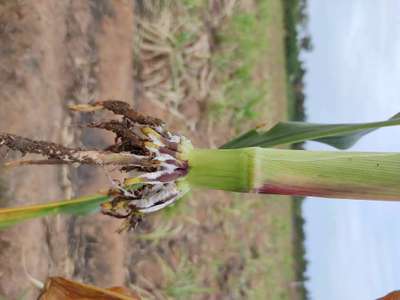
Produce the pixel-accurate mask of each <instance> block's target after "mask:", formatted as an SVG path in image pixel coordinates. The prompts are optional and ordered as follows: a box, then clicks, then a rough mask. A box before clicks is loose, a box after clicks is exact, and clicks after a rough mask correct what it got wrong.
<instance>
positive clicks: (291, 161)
mask: <svg viewBox="0 0 400 300" xmlns="http://www.w3.org/2000/svg"><path fill="white" fill-rule="evenodd" d="M187 159H188V161H189V166H190V171H189V174H188V181H189V183H190V184H192V185H194V186H200V187H206V188H211V189H221V190H227V191H236V192H255V193H265V194H282V195H298V196H319V197H328V198H349V199H375V200H400V153H368V152H365V153H363V152H328V151H327V152H317V151H299V150H279V149H264V148H257V147H254V148H242V149H231V150H216V149H209V150H208V149H207V150H205V149H194V150H192V151H190V152H189V153H188V154H187Z"/></svg>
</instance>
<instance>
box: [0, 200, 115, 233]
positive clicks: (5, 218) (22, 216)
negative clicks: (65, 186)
mask: <svg viewBox="0 0 400 300" xmlns="http://www.w3.org/2000/svg"><path fill="white" fill-rule="evenodd" d="M108 198H109V196H107V195H102V194H97V195H91V196H84V197H80V198H76V199H71V200H63V201H57V202H50V203H45V204H39V205H30V206H23V207H18V208H3V209H0V229H1V228H5V227H8V226H11V225H14V224H16V223H19V222H23V221H25V220H29V219H32V218H36V217H44V216H48V215H54V214H61V213H65V214H75V215H79V214H86V213H89V212H92V211H95V210H96V209H98V207H99V204H100V203H102V202H105V201H107V200H108Z"/></svg>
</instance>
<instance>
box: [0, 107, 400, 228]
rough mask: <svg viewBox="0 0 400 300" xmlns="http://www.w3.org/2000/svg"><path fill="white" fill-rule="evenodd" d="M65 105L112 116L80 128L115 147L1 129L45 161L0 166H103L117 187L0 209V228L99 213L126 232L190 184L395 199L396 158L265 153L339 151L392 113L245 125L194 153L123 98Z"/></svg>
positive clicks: (11, 145) (398, 188) (399, 191)
mask: <svg viewBox="0 0 400 300" xmlns="http://www.w3.org/2000/svg"><path fill="white" fill-rule="evenodd" d="M71 109H73V110H75V111H79V112H94V111H97V110H109V111H111V112H113V113H114V114H116V115H120V118H119V119H115V120H108V121H98V122H93V123H90V124H88V125H87V126H88V127H91V128H99V129H104V130H108V131H111V132H113V133H114V134H115V136H116V138H115V142H114V144H112V145H110V146H108V147H107V148H106V149H104V150H101V151H99V150H87V149H81V148H67V147H64V146H62V145H58V144H55V143H49V142H44V141H34V140H31V139H28V138H24V137H20V136H16V135H12V134H7V133H0V146H4V147H7V148H8V149H10V150H11V151H20V152H22V153H35V154H39V155H42V156H44V159H41V160H28V159H21V160H15V161H9V162H6V164H5V165H6V167H7V166H8V167H16V166H21V165H32V164H87V165H98V166H104V165H111V166H117V167H118V168H119V170H120V171H121V172H122V173H123V174H124V178H125V179H124V181H123V182H116V181H113V182H112V184H111V187H110V188H108V189H105V190H103V191H100V192H99V193H98V194H95V195H91V196H84V197H81V198H76V199H71V200H64V201H58V202H53V203H48V204H41V205H33V206H26V207H19V208H4V209H0V227H6V226H9V225H12V224H15V223H18V222H20V221H23V220H27V219H30V218H34V217H40V216H45V215H50V214H57V213H74V214H76V213H86V212H89V211H92V210H95V209H96V208H97V207H100V210H101V212H102V213H103V214H105V215H109V216H112V217H116V218H121V219H124V222H123V225H122V227H121V229H130V228H133V227H134V226H135V225H136V224H137V223H138V222H139V221H140V220H141V219H142V218H143V216H144V215H146V214H149V213H153V212H156V211H159V210H160V209H162V208H164V207H167V206H169V205H172V204H174V203H175V202H176V201H177V200H178V199H179V198H181V197H182V196H183V195H185V194H186V193H187V192H188V191H190V190H191V189H192V188H196V187H199V188H207V189H217V190H226V191H232V192H241V193H263V194H282V195H298V196H319V197H328V198H346V199H375V200H400V153H368V152H365V153H363V152H340V151H326V152H317V151H302V150H285V149H274V148H271V147H273V146H277V145H287V144H292V143H297V142H302V141H306V140H313V141H318V142H322V143H326V144H329V145H331V146H333V147H336V148H338V149H346V148H349V147H351V146H352V145H353V144H354V143H355V142H357V140H358V139H360V138H361V137H362V136H363V135H365V134H367V133H369V132H371V131H372V130H374V129H376V128H380V127H386V126H394V125H399V124H400V114H398V115H395V116H394V117H392V118H391V119H389V120H387V121H382V122H374V123H363V124H336V125H328V124H310V123H303V122H281V123H278V124H276V125H275V126H274V127H273V128H272V129H270V130H264V129H263V127H262V126H260V127H258V128H256V129H253V130H251V131H249V132H247V133H245V134H243V135H241V136H239V137H237V138H236V139H233V140H232V141H230V142H228V143H226V144H225V145H223V146H221V147H220V148H219V149H198V148H195V147H194V146H193V145H192V143H191V142H190V140H189V139H188V138H186V137H184V136H182V135H180V134H178V133H173V132H170V131H169V130H168V129H167V127H166V125H165V124H164V123H163V122H162V121H161V120H159V119H156V118H152V117H148V116H143V115H142V114H140V113H138V112H136V111H135V110H133V109H132V108H131V107H130V106H129V105H128V104H127V103H125V102H122V101H115V100H109V101H101V102H93V103H91V104H82V105H75V106H72V107H71Z"/></svg>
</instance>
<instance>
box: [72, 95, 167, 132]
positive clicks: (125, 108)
mask: <svg viewBox="0 0 400 300" xmlns="http://www.w3.org/2000/svg"><path fill="white" fill-rule="evenodd" d="M69 108H70V109H72V110H75V111H80V112H92V111H97V110H101V109H106V110H109V111H112V112H113V113H114V114H116V115H122V116H124V117H126V118H127V119H129V120H131V121H132V122H134V123H138V124H143V125H151V126H160V125H163V124H164V122H163V121H161V120H160V119H157V118H153V117H149V116H144V115H142V114H141V113H138V112H137V111H135V110H134V109H132V108H131V107H130V105H129V104H128V103H126V102H123V101H119V100H106V101H96V102H93V103H90V104H78V105H70V106H69Z"/></svg>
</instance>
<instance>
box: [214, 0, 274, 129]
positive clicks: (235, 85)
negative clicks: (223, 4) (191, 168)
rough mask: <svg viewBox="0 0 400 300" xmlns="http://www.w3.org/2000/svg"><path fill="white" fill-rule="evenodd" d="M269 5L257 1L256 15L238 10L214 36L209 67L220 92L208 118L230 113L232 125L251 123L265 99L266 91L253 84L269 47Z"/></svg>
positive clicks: (215, 95) (255, 83) (267, 2)
mask: <svg viewBox="0 0 400 300" xmlns="http://www.w3.org/2000/svg"><path fill="white" fill-rule="evenodd" d="M268 5H269V1H266V0H264V1H258V4H257V13H255V12H243V11H241V10H240V9H239V8H237V9H236V10H235V11H234V13H233V15H232V16H230V17H228V18H227V20H226V21H225V22H224V23H223V24H222V26H221V28H220V30H219V31H218V33H217V34H216V37H215V38H216V43H217V48H216V51H214V53H213V58H212V64H213V65H214V66H215V68H216V70H217V76H216V77H217V81H218V82H219V86H220V87H221V90H220V91H219V93H216V94H214V97H213V101H212V104H211V106H210V112H211V115H212V116H214V117H216V118H219V117H220V116H221V115H222V114H226V113H230V115H231V117H232V121H233V124H240V122H241V121H244V120H253V119H255V118H256V117H257V116H258V114H257V107H258V105H259V104H260V103H262V101H263V100H264V99H265V95H266V92H267V91H266V88H265V84H263V83H262V82H257V81H256V80H254V73H255V70H256V67H257V65H258V64H259V62H260V60H262V58H263V56H265V52H266V49H267V47H268V40H267V38H266V35H267V28H268V25H269V22H270V20H269V19H270V18H269V14H270V11H269V9H268Z"/></svg>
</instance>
